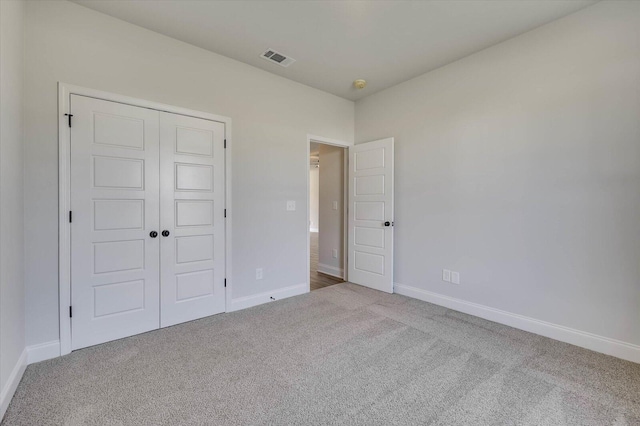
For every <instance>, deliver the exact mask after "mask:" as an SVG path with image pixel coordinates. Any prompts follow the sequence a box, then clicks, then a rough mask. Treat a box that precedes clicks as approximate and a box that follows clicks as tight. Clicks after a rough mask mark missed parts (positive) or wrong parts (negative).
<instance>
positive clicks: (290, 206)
mask: <svg viewBox="0 0 640 426" xmlns="http://www.w3.org/2000/svg"><path fill="white" fill-rule="evenodd" d="M295 210H296V202H295V201H287V211H288V212H292V211H295Z"/></svg>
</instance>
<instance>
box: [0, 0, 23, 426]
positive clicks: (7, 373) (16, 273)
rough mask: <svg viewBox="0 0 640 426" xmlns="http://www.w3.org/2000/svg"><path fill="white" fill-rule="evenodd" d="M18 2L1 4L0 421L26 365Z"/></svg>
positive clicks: (7, 0)
mask: <svg viewBox="0 0 640 426" xmlns="http://www.w3.org/2000/svg"><path fill="white" fill-rule="evenodd" d="M24 13H25V3H24V2H22V1H13V0H2V1H0V390H1V393H0V419H2V416H3V415H4V412H5V410H6V408H7V406H8V403H9V401H10V399H11V396H12V395H13V392H14V390H15V387H16V386H17V384H18V382H19V380H20V377H21V376H22V372H23V371H24V363H25V361H26V358H25V356H26V352H25V313H24V303H25V301H24V263H23V261H24V244H23V241H24V234H23V231H24V227H23V216H24V203H23V191H24V186H23V74H24V66H23V64H24Z"/></svg>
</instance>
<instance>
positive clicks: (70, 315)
mask: <svg viewBox="0 0 640 426" xmlns="http://www.w3.org/2000/svg"><path fill="white" fill-rule="evenodd" d="M69 318H73V308H72V307H71V306H69Z"/></svg>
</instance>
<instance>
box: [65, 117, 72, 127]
mask: <svg viewBox="0 0 640 426" xmlns="http://www.w3.org/2000/svg"><path fill="white" fill-rule="evenodd" d="M65 115H66V116H67V117H68V118H69V127H71V117H73V114H65Z"/></svg>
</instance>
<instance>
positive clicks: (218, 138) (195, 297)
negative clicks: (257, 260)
mask: <svg viewBox="0 0 640 426" xmlns="http://www.w3.org/2000/svg"><path fill="white" fill-rule="evenodd" d="M224 133H225V128H224V123H219V122H215V121H209V120H203V119H197V118H193V117H187V116H182V115H177V114H170V113H160V151H161V152H160V179H161V183H160V186H161V196H160V199H161V213H160V218H161V219H160V220H161V228H162V242H161V321H160V322H161V326H162V327H166V326H170V325H174V324H178V323H181V322H185V321H190V320H193V319H197V318H202V317H205V316H209V315H213V314H217V313H220V312H224V310H225V294H224V291H225V289H224V279H225V258H224V257H225V234H224V232H225V230H224V220H225V219H224V208H225V206H224V202H225V193H224V191H225V185H224V178H225V171H224V167H225V161H224V158H225V157H224V156H225V152H224Z"/></svg>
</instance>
